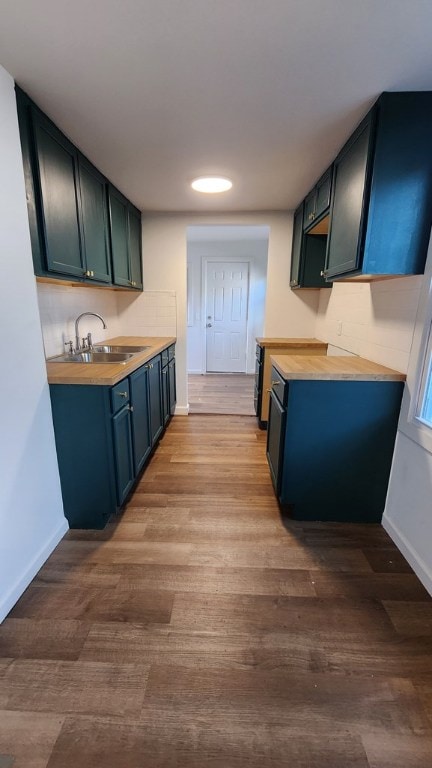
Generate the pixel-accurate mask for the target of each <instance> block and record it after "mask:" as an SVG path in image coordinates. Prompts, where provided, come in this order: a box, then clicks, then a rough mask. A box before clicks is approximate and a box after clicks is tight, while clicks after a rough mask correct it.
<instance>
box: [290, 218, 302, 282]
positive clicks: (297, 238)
mask: <svg viewBox="0 0 432 768" xmlns="http://www.w3.org/2000/svg"><path fill="white" fill-rule="evenodd" d="M303 210H304V203H302V204H301V205H300V207H299V208H297V210H296V212H295V214H294V223H293V241H292V249H291V278H290V286H291V288H296V287H297V286H299V285H300V282H301V281H300V257H301V250H302V238H303Z"/></svg>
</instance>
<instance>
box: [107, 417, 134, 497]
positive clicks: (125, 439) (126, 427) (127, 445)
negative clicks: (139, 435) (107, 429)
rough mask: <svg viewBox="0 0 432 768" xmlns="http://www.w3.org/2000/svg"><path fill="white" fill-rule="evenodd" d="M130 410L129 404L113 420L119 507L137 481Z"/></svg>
mask: <svg viewBox="0 0 432 768" xmlns="http://www.w3.org/2000/svg"><path fill="white" fill-rule="evenodd" d="M130 409H131V406H130V405H129V404H128V405H125V406H124V407H123V408H122V409H121V410H120V411H119V412H118V413H116V415H115V416H113V419H112V429H113V437H114V461H115V468H116V487H117V503H118V505H119V506H121V505H122V504H123V503H124V502H125V501H126V498H127V496H128V494H129V491H130V490H131V488H132V486H133V482H134V479H135V471H134V459H133V453H132V424H131V410H130Z"/></svg>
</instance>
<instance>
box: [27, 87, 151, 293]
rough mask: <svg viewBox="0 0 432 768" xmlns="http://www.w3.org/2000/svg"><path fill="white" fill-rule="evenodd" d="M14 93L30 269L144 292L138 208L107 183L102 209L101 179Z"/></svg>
mask: <svg viewBox="0 0 432 768" xmlns="http://www.w3.org/2000/svg"><path fill="white" fill-rule="evenodd" d="M16 96H17V107H18V120H19V127H20V136H21V149H22V155H23V166H24V177H25V185H26V194H27V209H28V216H29V224H30V236H31V244H32V252H33V263H34V270H35V274H36V275H37V276H39V277H50V278H57V279H63V280H73V281H74V282H82V283H89V282H95V283H98V284H99V285H107V286H108V285H112V284H113V283H114V284H115V285H117V286H121V287H123V288H128V289H138V290H142V260H141V214H140V212H139V211H138V210H137V209H136V208H135V207H134V206H133V205H132V204H131V203H130V202H129V201H128V200H127V199H126V198H125V197H123V195H120V193H117V192H116V190H115V191H114V188H113V187H110V205H109V206H108V193H107V189H108V180H107V179H106V178H105V176H103V175H102V174H101V173H100V172H99V171H98V170H97V168H95V167H94V166H93V165H92V164H91V163H90V162H89V161H88V160H87V159H86V158H85V157H84V156H83V155H82V154H81V153H80V152H79V150H78V149H77V148H76V147H75V146H74V145H73V144H72V142H70V141H69V139H67V138H66V136H64V134H63V133H62V132H61V131H60V130H59V129H58V128H57V127H56V126H55V125H54V124H53V123H52V122H51V120H49V118H47V117H46V115H44V114H43V112H41V111H40V109H39V108H38V107H37V106H36V105H35V104H34V103H33V102H32V101H31V99H30V98H29V97H28V96H27V95H26V94H25V93H24V92H23V91H21V90H20V89H19V88H18V87H17V88H16ZM114 192H115V194H114ZM110 233H111V239H110ZM113 275H114V277H113Z"/></svg>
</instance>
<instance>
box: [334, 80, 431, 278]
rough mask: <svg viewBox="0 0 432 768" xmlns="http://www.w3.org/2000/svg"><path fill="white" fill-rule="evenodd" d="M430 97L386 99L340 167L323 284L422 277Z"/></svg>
mask: <svg viewBox="0 0 432 768" xmlns="http://www.w3.org/2000/svg"><path fill="white" fill-rule="evenodd" d="M431 135H432V93H430V92H407V93H383V94H382V95H381V96H380V98H379V99H378V101H377V102H376V104H375V105H374V106H373V108H372V109H371V110H370V112H369V113H368V115H367V116H366V117H365V119H364V120H363V122H362V123H361V124H360V125H359V127H358V128H357V130H356V131H355V132H354V134H353V135H352V136H351V138H350V139H349V141H348V142H347V143H346V144H345V146H344V147H343V149H342V150H341V152H340V154H339V155H338V157H337V158H336V160H335V163H334V171H333V183H332V201H331V209H330V211H331V212H330V222H331V223H330V229H329V235H328V244H327V256H326V265H325V270H324V273H325V277H326V278H327V279H332V280H346V279H354V280H363V281H364V280H376V279H382V278H385V277H390V276H394V277H396V276H402V275H413V274H421V273H422V272H423V271H424V265H425V260H426V253H427V244H428V239H429V234H430V229H431V224H432V152H431V148H430V137H431Z"/></svg>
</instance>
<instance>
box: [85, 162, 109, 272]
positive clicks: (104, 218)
mask: <svg viewBox="0 0 432 768" xmlns="http://www.w3.org/2000/svg"><path fill="white" fill-rule="evenodd" d="M79 179H80V192H81V219H82V231H83V246H84V252H85V261H86V277H88V278H90V279H94V280H97V281H99V282H103V283H110V282H111V253H110V246H109V233H108V210H107V201H106V184H105V178H104V176H102V174H100V173H99V171H98V170H97V169H96V168H95V167H94V166H93V165H91V163H89V162H88V160H86V159H85V158H84V157H82V155H80V156H79Z"/></svg>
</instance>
